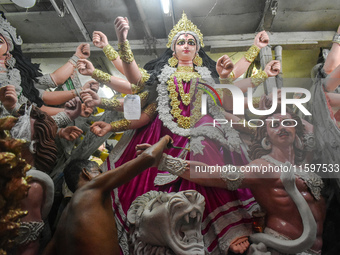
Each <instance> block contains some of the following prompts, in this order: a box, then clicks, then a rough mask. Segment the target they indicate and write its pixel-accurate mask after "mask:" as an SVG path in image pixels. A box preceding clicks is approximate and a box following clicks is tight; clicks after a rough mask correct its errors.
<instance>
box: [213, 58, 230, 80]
mask: <svg viewBox="0 0 340 255" xmlns="http://www.w3.org/2000/svg"><path fill="white" fill-rule="evenodd" d="M233 69H234V64H233V62H232V61H231V59H230V58H229V57H228V55H223V56H222V57H220V58H219V59H218V60H217V62H216V71H217V73H218V74H219V76H220V78H227V77H228V76H229V74H230V73H231V72H232V71H233Z"/></svg>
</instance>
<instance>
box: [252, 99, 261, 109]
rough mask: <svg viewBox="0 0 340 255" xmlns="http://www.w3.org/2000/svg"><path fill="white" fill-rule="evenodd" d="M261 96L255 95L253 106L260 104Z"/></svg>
mask: <svg viewBox="0 0 340 255" xmlns="http://www.w3.org/2000/svg"><path fill="white" fill-rule="evenodd" d="M260 101H261V97H253V106H254V107H255V108H257V107H259V106H260Z"/></svg>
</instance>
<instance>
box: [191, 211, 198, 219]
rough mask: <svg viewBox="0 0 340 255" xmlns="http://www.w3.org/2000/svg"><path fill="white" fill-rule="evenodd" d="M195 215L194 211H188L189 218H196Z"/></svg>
mask: <svg viewBox="0 0 340 255" xmlns="http://www.w3.org/2000/svg"><path fill="white" fill-rule="evenodd" d="M196 215H197V213H196V211H191V212H190V218H193V219H194V218H196Z"/></svg>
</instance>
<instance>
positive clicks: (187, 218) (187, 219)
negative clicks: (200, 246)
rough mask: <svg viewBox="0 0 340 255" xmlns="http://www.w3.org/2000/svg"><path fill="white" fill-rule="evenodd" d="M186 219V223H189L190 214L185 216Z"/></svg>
mask: <svg viewBox="0 0 340 255" xmlns="http://www.w3.org/2000/svg"><path fill="white" fill-rule="evenodd" d="M184 220H185V222H186V223H189V214H186V215H185V216H184Z"/></svg>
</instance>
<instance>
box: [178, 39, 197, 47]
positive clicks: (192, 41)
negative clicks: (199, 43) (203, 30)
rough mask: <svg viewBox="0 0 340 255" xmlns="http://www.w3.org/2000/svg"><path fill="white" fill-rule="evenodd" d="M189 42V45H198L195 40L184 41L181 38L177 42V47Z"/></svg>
mask: <svg viewBox="0 0 340 255" xmlns="http://www.w3.org/2000/svg"><path fill="white" fill-rule="evenodd" d="M186 41H187V42H188V44H189V45H192V46H195V45H196V42H195V40H194V39H192V38H190V39H187V40H186V39H183V38H180V39H178V40H177V45H183V44H185V42H186Z"/></svg>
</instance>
